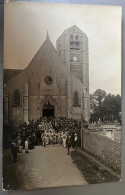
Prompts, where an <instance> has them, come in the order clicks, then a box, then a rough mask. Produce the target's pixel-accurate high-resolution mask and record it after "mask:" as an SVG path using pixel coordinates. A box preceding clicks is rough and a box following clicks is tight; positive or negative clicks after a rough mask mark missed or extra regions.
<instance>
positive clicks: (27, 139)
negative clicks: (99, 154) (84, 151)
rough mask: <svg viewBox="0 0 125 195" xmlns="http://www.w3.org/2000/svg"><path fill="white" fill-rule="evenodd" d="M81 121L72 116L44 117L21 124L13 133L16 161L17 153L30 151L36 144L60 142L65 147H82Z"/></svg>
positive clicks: (12, 148) (13, 148)
mask: <svg viewBox="0 0 125 195" xmlns="http://www.w3.org/2000/svg"><path fill="white" fill-rule="evenodd" d="M80 128H81V127H80V123H79V122H78V121H76V120H74V119H72V118H64V117H58V118H55V117H43V118H39V119H37V120H35V119H32V120H29V121H27V122H24V123H22V124H20V125H19V128H18V130H17V131H15V132H13V134H12V141H11V155H12V160H13V161H14V162H16V158H17V153H18V152H20V153H21V152H22V151H23V150H24V151H25V153H29V150H32V149H35V146H36V145H42V146H43V147H46V146H47V145H50V144H52V145H55V144H60V145H62V146H63V147H64V148H66V147H67V149H68V152H67V154H69V149H70V148H71V147H73V148H77V147H80V144H81V141H80Z"/></svg>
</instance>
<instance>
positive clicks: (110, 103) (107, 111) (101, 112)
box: [90, 89, 121, 120]
mask: <svg viewBox="0 0 125 195" xmlns="http://www.w3.org/2000/svg"><path fill="white" fill-rule="evenodd" d="M120 112H121V96H120V95H112V94H110V93H109V94H108V95H106V92H105V91H104V90H102V89H97V90H96V91H95V92H94V93H93V94H90V114H91V117H92V118H93V117H94V118H95V119H99V118H103V117H104V118H106V119H107V120H111V119H112V120H113V119H119V113H120Z"/></svg>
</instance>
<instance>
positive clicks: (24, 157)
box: [4, 145, 86, 189]
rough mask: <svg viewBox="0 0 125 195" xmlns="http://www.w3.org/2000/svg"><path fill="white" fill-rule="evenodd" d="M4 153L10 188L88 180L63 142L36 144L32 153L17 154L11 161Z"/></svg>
mask: <svg viewBox="0 0 125 195" xmlns="http://www.w3.org/2000/svg"><path fill="white" fill-rule="evenodd" d="M8 158H9V159H10V155H9V154H8V152H7V151H6V153H5V155H4V184H5V186H6V185H10V188H11V189H19V188H20V189H24V188H25V189H29V188H32V189H33V188H43V187H56V186H69V185H84V184H86V181H85V179H84V178H83V176H82V174H81V172H80V171H79V170H78V168H77V167H76V165H75V164H74V163H73V161H72V159H71V156H70V155H67V149H66V148H63V147H62V146H61V145H56V146H53V145H50V146H47V147H45V148H44V147H42V146H37V147H36V149H34V150H31V151H30V153H28V154H25V153H22V154H18V161H17V162H16V163H12V162H11V161H10V160H9V161H8Z"/></svg>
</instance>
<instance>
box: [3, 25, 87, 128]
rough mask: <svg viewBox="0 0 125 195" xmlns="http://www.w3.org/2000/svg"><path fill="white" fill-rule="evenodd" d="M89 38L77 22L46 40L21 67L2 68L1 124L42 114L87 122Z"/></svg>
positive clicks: (12, 122)
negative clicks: (53, 37)
mask: <svg viewBox="0 0 125 195" xmlns="http://www.w3.org/2000/svg"><path fill="white" fill-rule="evenodd" d="M88 58H89V54H88V38H87V36H86V34H85V33H84V32H82V31H81V30H80V29H79V28H78V27H77V26H76V25H74V26H72V27H70V28H68V29H66V30H64V32H63V33H62V35H60V37H59V38H58V39H57V41H56V49H55V47H54V46H53V44H52V43H51V40H50V38H49V35H48V33H47V36H46V40H45V41H44V43H43V44H42V46H41V47H40V49H39V50H38V52H37V53H36V55H35V56H34V57H33V59H32V60H31V62H30V63H29V65H28V66H27V67H26V68H25V69H24V70H13V69H4V125H10V126H18V125H19V124H20V123H22V122H24V121H28V120H31V119H32V118H33V119H37V118H40V117H44V116H53V117H66V118H73V119H76V120H78V121H80V120H81V114H82V115H83V118H84V119H85V120H86V121H89V107H90V106H89V59H88Z"/></svg>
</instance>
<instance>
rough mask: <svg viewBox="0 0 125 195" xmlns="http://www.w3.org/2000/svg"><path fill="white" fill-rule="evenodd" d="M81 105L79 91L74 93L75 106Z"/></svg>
mask: <svg viewBox="0 0 125 195" xmlns="http://www.w3.org/2000/svg"><path fill="white" fill-rule="evenodd" d="M78 105H79V96H78V92H75V93H74V106H78Z"/></svg>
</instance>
